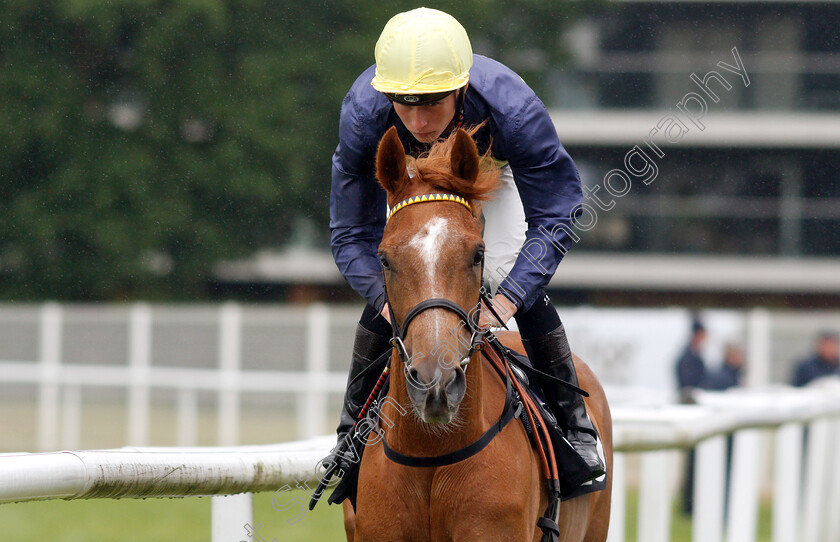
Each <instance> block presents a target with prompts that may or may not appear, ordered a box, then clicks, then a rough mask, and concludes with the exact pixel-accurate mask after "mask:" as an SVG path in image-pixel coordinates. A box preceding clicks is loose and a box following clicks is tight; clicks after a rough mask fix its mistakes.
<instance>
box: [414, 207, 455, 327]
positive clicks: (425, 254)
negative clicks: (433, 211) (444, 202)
mask: <svg viewBox="0 0 840 542" xmlns="http://www.w3.org/2000/svg"><path fill="white" fill-rule="evenodd" d="M448 226H449V225H448V223H447V220H446V219H445V218H443V217H440V216H436V217H435V218H433V219H431V220H430V221H429V222H427V223H426V227H425V228H423V229H422V230H420V231H419V232H417V234H416V235H415V236H414V237H412V238H411V241H409V243H408V246H410V247H412V248H414V249H416V250H417V252H418V255H419V257H420V261H422V262H423V263H424V264H425V266H426V275H427V277H428V281H429V284H430V285H431V287H432V292H431V293H430V295H431V296H434V295H435V294H434V289H435V286H436V281H435V267H436V266H437V260H438V256H439V255H440V252H441V249H442V248H443V243H444V241H445V240H446V234H447V232H448ZM436 320H437V319H436ZM438 324H439V323H438V322H437V321H436V322H435V327H437V326H438Z"/></svg>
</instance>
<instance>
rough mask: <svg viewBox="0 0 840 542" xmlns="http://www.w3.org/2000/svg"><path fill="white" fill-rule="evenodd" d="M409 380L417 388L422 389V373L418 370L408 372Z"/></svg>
mask: <svg viewBox="0 0 840 542" xmlns="http://www.w3.org/2000/svg"><path fill="white" fill-rule="evenodd" d="M408 380H409V382H411V383H412V384H414V385H415V386H417V387H421V386H422V385H423V383H422V382H421V381H420V372H419V371H418V370H417V369H409V370H408Z"/></svg>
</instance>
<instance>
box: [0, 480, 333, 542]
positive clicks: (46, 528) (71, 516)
mask: <svg viewBox="0 0 840 542" xmlns="http://www.w3.org/2000/svg"><path fill="white" fill-rule="evenodd" d="M271 498H272V494H271V493H261V494H258V495H256V497H255V499H254V524H255V525H256V524H258V523H259V524H261V527H260V528H259V531H258V534H259V536H261V537H262V538H263V539H264V540H265V541H266V542H271V541H272V539H273V538H276V539H277V541H278V542H312V541H319V542H320V541H323V542H332V541H343V540H345V537H344V526H343V520H342V514H341V507H339V506H326V501H324V502H321V503H320V504H319V505H318V506H317V507H316V508H315V510H313V511H311V512H309V511H307V513H306V515H305V516H304V517H303V518H302V519H301V520H300V521H299V522H297V523H295V524H293V525H289V524H288V523H287V521H290V520H293V519H294V518H295V516H296V515H297V514H299V513H300V511H301V509H300V507H299V506H294V507H293V508H289V509H288V510H285V511H282V512H279V511H277V510H275V509H274V508H273V507H272V504H271ZM297 498H300V499H305V500H306V501H307V502H308V498H307V495H306V494H304V493H303V492H295V493H285V494H282V495H280V496H279V497H278V499H277V500H278V507H282V505H285V504H288V503H292V502H294V500H295V499H297ZM0 539H2V540H3V541H5V542H30V541H32V540H49V541H50V542H92V541H95V542H112V541H113V542H149V541H154V542H206V541H208V540H210V499H206V498H187V499H146V500H136V499H121V500H108V499H100V500H89V501H84V500H78V501H40V502H29V503H19V504H4V505H0ZM241 540H247V541H248V542H251V541H252V540H255V539H254V538H248V537H247V535H246V532H245V529H244V527H243V529H242V538H241ZM256 541H257V542H259V538H257V539H256ZM231 542H236V541H231Z"/></svg>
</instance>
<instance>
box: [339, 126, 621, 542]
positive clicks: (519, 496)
mask: <svg viewBox="0 0 840 542" xmlns="http://www.w3.org/2000/svg"><path fill="white" fill-rule="evenodd" d="M481 158H482V157H481V156H480V155H479V153H478V150H477V147H476V145H475V143H474V141H473V139H472V137H471V135H470V133H468V132H467V131H465V130H463V129H461V128H457V129H456V130H455V131H454V132H453V134H451V135H450V136H449V137H448V138H447V139H442V140H439V141H438V142H436V143H435V144H434V145H433V146H432V148H431V149H430V150H429V151H428V153H426V155H424V156H421V157H420V158H418V159H416V160H414V161H413V163H411V164H410V167H409V168H407V163H406V162H407V160H406V154H405V149H404V147H403V145H402V143H401V142H400V140H399V137H398V135H397V132H396V129H395V128H391V129H390V130H389V131H388V132H387V133H386V134H385V136H384V137H383V139H382V140H381V142H380V144H379V148H378V150H377V156H376V175H377V179H378V181H379V183H380V184H381V185H382V187H383V188H384V189H385V191H386V192H387V197H388V206H389V208H391V214H390V215H389V217H388V221H387V223H386V227H385V230H384V234H383V238H382V242H381V244H380V246H379V256H380V260H381V263H382V268H383V275H384V280H385V285H386V296H387V300H388V303H389V306H390V311H391V318H392V320H393V322H392V325H393V326H394V331H395V335H400V333H399V330H400V327H401V328H402V332H403V333H402V337H399V340H396V339H395V341H393V342H392V343H393V344H394V345H395V348H394V350H393V352H392V356H391V361H390V387H389V389H388V394H387V397H386V399H385V401H383V402H382V406H381V409H380V414H381V419H382V420H385V421H386V422H387V423H380V427H379V429H378V433H377V435H378V437H380V438H379V440H374V441H370V439H369V443H368V444H369V445H368V446H366V447H365V451H364V454H363V456H362V459H361V465H360V470H359V479H358V490H357V496H356V508H355V510H354V508H353V506H352V504H350V501H349V500H345V501H344V505H343V506H344V520H345V530H346V534H347V540H348V541H349V542H353V541H355V542H378V541H387V542H393V541H404V542H421V541H428V542H431V541H435V542H436V541H453V542H461V541H470V542H473V541H476V540H487V541H490V540H503V541H512V542H518V541H522V542H525V541H529V542H530V541H539V540H540V539H541V534H542V533H541V531H540V528H539V527H538V526H537V520H538V518H539V517H540V516H541V515H542V513H543V510H544V509H545V508H546V504H547V502H548V490H547V489H546V484H545V479H544V478H543V476H542V474H541V469H540V466H541V465H540V462H539V459H538V455H537V451H536V450H535V448H534V447H533V446H531V444H530V442H529V439H528V436H527V434H526V431H525V429H524V427H523V424H522V423H518V422H517V423H510V424H507V425H505V426H504V428H503V429H501V430H500V431H499V432H498V434H496V435H495V437H494V438H492V440H491V441H490V442H489V444H486V446H485V447H484V448H483V449H481V450H480V451H479V452H477V453H474V454H473V455H471V456H469V457H467V458H465V459H462V460H459V461H456V462H454V463H451V464H446V465H444V466H430V467H429V466H423V467H417V466H406V465H404V464H401V463H398V462H395V461H393V460H392V459H389V455H388V454H387V452H388V448H390V450H391V454H390V455H391V456H393V454H394V453H396V454H398V455H403V456H412V457H420V456H447V454H451V453H453V452H456V453H457V451H458V450H462V449H464V448H465V447H468V446H470V445H471V444H474V443H475V442H476V441H477V439H480V438H481V437H482V435H484V434H486V433H488V432H489V431H490V429H491V428H492V427H493V426H494V424H499V422H500V418H499V415H500V412H502V411H503V406H506V405H507V403H506V394H508V393H509V391H508V390H507V389H506V386H505V383H504V382H503V381H502V379H501V378H499V375H498V373H497V372H496V370H494V369H493V368H492V367H491V366H490V363H488V362H486V361H485V360H483V359H482V357H481V354H480V352H478V351H477V349H476V348H475V335H474V334H473V335H472V336H471V335H470V334H471V332H472V330H473V328H472V327H471V326H469V325H466V324H468V322H466V321H465V320H466V318H467V317H468V316H469V317H470V318H472V317H473V316H474V307H477V306H478V300H479V288H480V286H481V275H482V273H483V250H484V245H483V242H482V238H481V232H480V226H479V223H478V218H479V214H480V211H479V205H480V202H481V201H482V200H484V199H487V198H489V197H491V193H492V190H493V188H494V187H495V185H496V182H497V179H498V173H497V172H493V171H492V170H482V168H481V167H480V161H481ZM420 202H424V204H423V205H415V204H414V203H420ZM396 211H399V212H396ZM441 300H445V301H448V304H447V303H445V302H444V301H441ZM423 302H425V304H424V303H423ZM444 305H445V306H444ZM418 307H419V310H418ZM459 308H460V309H461V310H460V311H459V310H458V309H459ZM470 311H473V312H470ZM407 320H410V321H407ZM409 323H410V326H409V325H408V324H409ZM498 338H499V340H500V341H501V342H502V343H503V344H505V345H506V346H507V347H509V348H511V349H513V350H516V351H518V352H524V348H523V346H522V343H521V341H520V340H519V336H518V333H513V332H501V333H499V334H498ZM575 366H576V369H577V374H578V380H579V383H580V385H581V387H582V388H584V389H586V390H587V391H588V392H589V397H588V398H587V399H586V400H585V402H586V406H587V410H588V413H589V416H590V417H591V419H592V421H593V423H594V424H595V426H596V427H597V429H598V431H599V434H600V436H601V440H602V444H603V447H604V452H605V458H606V462H607V472H608V475H607V487H606V489H605V490H603V491H599V492H595V493H589V494H585V495H582V496H579V497H576V498H572V499H569V500H567V501H564V502H562V504H561V506H560V510H559V514H558V517H557V518H556V519H557V523H558V526H559V529H560V534H559V540H560V541H561V542H603V541H604V540H606V536H607V528H608V523H609V515H610V486H611V479H610V478H611V473H612V422H611V418H610V412H609V406H608V405H607V401H606V398H605V395H604V391H603V388H602V387H601V386H600V384H599V382H598V380H597V378H596V377H595V375H594V374H593V373H592V371H591V370H590V369H589V367H588V366H587V365H586V364H585V363H583V362H582V361H581V360H580V359H579V358H577V357H575Z"/></svg>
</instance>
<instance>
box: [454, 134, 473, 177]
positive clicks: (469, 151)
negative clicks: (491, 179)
mask: <svg viewBox="0 0 840 542" xmlns="http://www.w3.org/2000/svg"><path fill="white" fill-rule="evenodd" d="M450 161H451V162H450V163H451V168H452V174H453V175H455V176H457V177H460V178H462V179H466V180H468V181H472V182H475V180H476V179H477V178H478V148H477V147H476V146H475V142H474V141H473V139H472V137H470V135H469V134H468V133H467V132H465V131H464V130H462V129H461V128H458V131H457V132H456V133H455V143H454V144H453V145H452V155H451V157H450Z"/></svg>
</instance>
